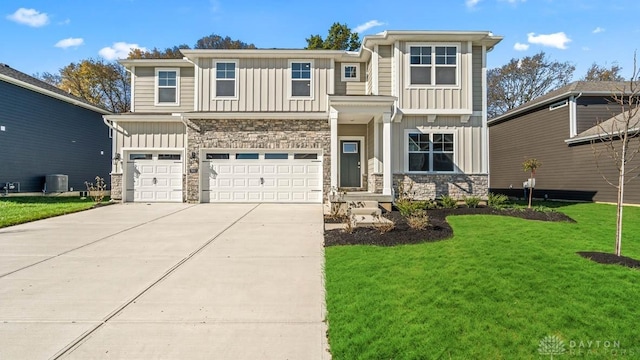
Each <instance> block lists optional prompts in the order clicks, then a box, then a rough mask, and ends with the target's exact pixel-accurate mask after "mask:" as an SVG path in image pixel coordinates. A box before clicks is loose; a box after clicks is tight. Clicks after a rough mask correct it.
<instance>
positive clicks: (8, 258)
mask: <svg viewBox="0 0 640 360" xmlns="http://www.w3.org/2000/svg"><path fill="white" fill-rule="evenodd" d="M322 231H323V228H322V208H321V206H320V205H280V204H274V205H268V204H260V205H257V204H219V205H217V204H201V205H188V204H152V205H146V204H127V205H113V206H107V207H103V208H99V209H95V210H91V211H86V212H81V213H76V214H72V215H67V216H62V217H57V218H51V219H47V220H42V221H38V222H34V223H30V224H24V225H19V226H14V227H10V228H6V229H0V359H48V358H54V359H57V358H64V359H66V358H71V359H87V358H91V359H95V358H105V359H123V358H126V359H328V358H330V356H329V353H328V352H327V348H328V346H327V344H326V336H325V333H326V327H325V323H324V322H323V320H324V318H325V308H324V284H323V275H322V273H323V271H322V267H323V261H324V260H323V259H324V257H323V248H322Z"/></svg>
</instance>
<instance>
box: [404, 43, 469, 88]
mask: <svg viewBox="0 0 640 360" xmlns="http://www.w3.org/2000/svg"><path fill="white" fill-rule="evenodd" d="M412 47H420V48H424V47H430V48H431V63H430V64H411V48H412ZM443 47H444V48H447V47H455V48H456V64H455V65H451V64H437V61H436V59H437V58H438V56H439V55H437V54H436V48H443ZM461 48H462V45H461V44H460V43H415V42H412V43H407V44H406V49H405V54H404V56H405V58H406V59H405V60H404V66H405V69H406V71H405V73H406V74H405V76H404V78H405V82H406V83H405V88H407V89H413V88H427V87H429V88H447V89H459V88H460V87H461V79H460V77H461V76H462V64H461V61H462V56H461V54H460V51H461ZM440 57H441V55H440ZM445 58H446V55H445ZM414 66H415V67H430V68H431V74H430V75H431V84H412V83H411V68H412V67H414ZM454 67H455V69H456V70H455V74H456V82H455V84H451V85H447V84H436V72H437V68H454Z"/></svg>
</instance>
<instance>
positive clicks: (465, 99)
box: [398, 41, 472, 111]
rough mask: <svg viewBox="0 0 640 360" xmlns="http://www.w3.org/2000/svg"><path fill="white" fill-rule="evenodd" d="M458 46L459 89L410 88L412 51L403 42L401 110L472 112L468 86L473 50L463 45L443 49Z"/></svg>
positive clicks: (399, 67)
mask: <svg viewBox="0 0 640 360" xmlns="http://www.w3.org/2000/svg"><path fill="white" fill-rule="evenodd" d="M428 44H430V45H435V46H438V44H439V43H437V42H428ZM447 45H457V46H458V48H459V50H460V58H459V59H460V63H459V65H458V74H457V75H458V85H456V86H420V87H417V86H413V87H412V86H411V85H410V84H409V75H408V74H409V71H410V70H409V56H410V55H409V53H408V51H409V49H408V48H407V42H405V41H401V42H400V44H399V50H400V51H401V56H400V62H401V64H399V65H400V66H398V70H399V71H398V76H399V77H400V93H401V96H400V108H401V109H412V110H414V109H429V110H461V109H463V110H469V111H470V110H471V108H472V104H470V103H469V101H470V99H469V91H472V85H471V84H469V80H468V79H469V71H471V69H470V68H471V67H470V66H469V65H470V62H471V61H472V49H471V48H470V46H469V45H468V43H467V42H464V43H449V42H447V43H442V46H447Z"/></svg>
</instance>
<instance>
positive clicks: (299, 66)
mask: <svg viewBox="0 0 640 360" xmlns="http://www.w3.org/2000/svg"><path fill="white" fill-rule="evenodd" d="M290 64H291V97H311V96H312V94H311V86H312V76H311V73H312V69H313V63H312V62H311V61H292V62H291V63H290Z"/></svg>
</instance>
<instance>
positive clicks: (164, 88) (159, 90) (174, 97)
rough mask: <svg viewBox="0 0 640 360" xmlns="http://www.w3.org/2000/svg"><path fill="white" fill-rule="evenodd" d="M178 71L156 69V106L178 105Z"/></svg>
mask: <svg viewBox="0 0 640 360" xmlns="http://www.w3.org/2000/svg"><path fill="white" fill-rule="evenodd" d="M179 84H180V69H156V95H155V96H156V102H155V103H156V105H168V106H171V105H179V104H180V92H179V90H178V89H179Z"/></svg>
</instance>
